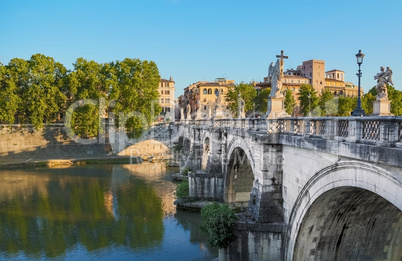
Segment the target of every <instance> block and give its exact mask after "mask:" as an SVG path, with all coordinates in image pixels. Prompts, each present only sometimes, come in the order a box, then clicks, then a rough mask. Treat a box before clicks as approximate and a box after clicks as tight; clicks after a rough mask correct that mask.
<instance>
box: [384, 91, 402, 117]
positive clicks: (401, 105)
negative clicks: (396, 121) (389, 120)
mask: <svg viewBox="0 0 402 261" xmlns="http://www.w3.org/2000/svg"><path fill="white" fill-rule="evenodd" d="M387 91H388V99H389V100H390V101H391V113H393V114H394V115H395V116H402V92H401V91H399V90H396V89H395V88H394V87H393V86H391V85H388V86H387Z"/></svg>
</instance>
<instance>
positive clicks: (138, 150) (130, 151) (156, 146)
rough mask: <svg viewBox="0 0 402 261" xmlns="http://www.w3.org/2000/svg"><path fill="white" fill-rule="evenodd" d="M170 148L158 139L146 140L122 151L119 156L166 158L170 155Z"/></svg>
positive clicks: (145, 158)
mask: <svg viewBox="0 0 402 261" xmlns="http://www.w3.org/2000/svg"><path fill="white" fill-rule="evenodd" d="M170 152H171V151H170V149H169V147H168V146H166V145H165V144H163V143H161V142H159V141H156V140H145V141H141V142H138V143H135V144H133V145H131V146H129V147H127V148H126V149H124V150H123V151H121V152H120V153H118V155H119V156H130V157H141V158H143V159H144V160H147V159H154V160H157V159H166V158H169V157H170V156H169V155H170Z"/></svg>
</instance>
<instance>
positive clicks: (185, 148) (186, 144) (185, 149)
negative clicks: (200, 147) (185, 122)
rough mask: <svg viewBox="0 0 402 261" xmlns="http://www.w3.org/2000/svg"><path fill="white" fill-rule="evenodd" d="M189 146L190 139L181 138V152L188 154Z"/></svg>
mask: <svg viewBox="0 0 402 261" xmlns="http://www.w3.org/2000/svg"><path fill="white" fill-rule="evenodd" d="M190 147H191V141H190V140H189V139H187V138H183V147H182V149H183V153H184V154H185V155H188V153H189V152H190Z"/></svg>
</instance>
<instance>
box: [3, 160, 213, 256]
mask: <svg viewBox="0 0 402 261" xmlns="http://www.w3.org/2000/svg"><path fill="white" fill-rule="evenodd" d="M174 172H177V170H166V168H165V166H164V164H157V163H143V164H138V165H87V166H73V167H69V168H35V169H23V170H2V171H0V260H5V259H6V260H48V259H52V260H97V259H98V260H214V259H216V258H217V256H218V252H217V250H216V249H211V248H210V247H208V245H207V244H206V240H205V238H204V237H203V235H202V233H201V232H200V231H199V226H200V223H201V221H200V215H199V213H191V212H184V211H180V210H176V207H175V206H174V204H173V201H174V199H175V196H174V189H175V184H174V183H172V182H171V181H170V176H171V175H172V174H173V173H174Z"/></svg>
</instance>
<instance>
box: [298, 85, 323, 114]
mask: <svg viewBox="0 0 402 261" xmlns="http://www.w3.org/2000/svg"><path fill="white" fill-rule="evenodd" d="M298 96H299V97H298V99H299V103H300V111H301V113H302V114H303V116H307V115H309V113H310V112H311V113H310V115H311V116H316V115H315V110H314V109H315V108H317V107H318V100H319V98H318V96H317V91H316V90H315V89H314V88H313V86H311V85H310V84H302V85H300V89H299V93H298ZM313 111H314V113H313Z"/></svg>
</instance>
